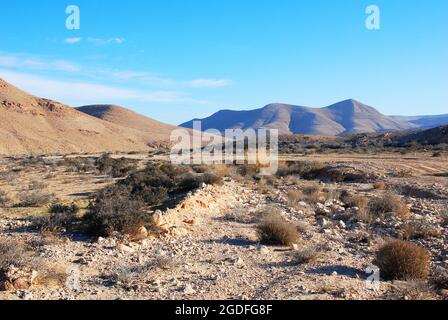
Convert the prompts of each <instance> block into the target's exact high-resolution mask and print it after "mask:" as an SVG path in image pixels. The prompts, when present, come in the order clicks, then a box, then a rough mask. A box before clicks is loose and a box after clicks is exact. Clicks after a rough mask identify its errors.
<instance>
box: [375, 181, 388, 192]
mask: <svg viewBox="0 0 448 320" xmlns="http://www.w3.org/2000/svg"><path fill="white" fill-rule="evenodd" d="M373 188H374V189H375V190H385V189H386V184H385V183H384V182H381V181H379V182H375V183H374V184H373Z"/></svg>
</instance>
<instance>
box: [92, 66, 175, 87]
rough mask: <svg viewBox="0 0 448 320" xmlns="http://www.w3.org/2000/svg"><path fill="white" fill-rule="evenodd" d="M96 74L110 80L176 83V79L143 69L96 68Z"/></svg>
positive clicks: (157, 84)
mask: <svg viewBox="0 0 448 320" xmlns="http://www.w3.org/2000/svg"><path fill="white" fill-rule="evenodd" d="M94 75H95V76H96V77H105V78H106V79H109V80H111V79H112V80H118V81H138V82H139V83H144V84H149V85H156V86H172V85H174V84H176V81H175V80H174V79H170V78H165V77H162V76H159V75H157V74H152V73H149V72H143V71H131V70H110V69H99V70H95V72H94Z"/></svg>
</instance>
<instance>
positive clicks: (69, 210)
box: [48, 203, 79, 215]
mask: <svg viewBox="0 0 448 320" xmlns="http://www.w3.org/2000/svg"><path fill="white" fill-rule="evenodd" d="M48 211H49V212H50V213H53V214H71V215H76V214H77V213H78V212H79V207H78V206H77V205H76V204H74V203H72V204H71V205H65V204H61V203H53V204H52V205H51V206H50V208H49V209H48Z"/></svg>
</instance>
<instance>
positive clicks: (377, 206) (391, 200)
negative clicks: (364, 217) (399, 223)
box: [369, 192, 410, 218]
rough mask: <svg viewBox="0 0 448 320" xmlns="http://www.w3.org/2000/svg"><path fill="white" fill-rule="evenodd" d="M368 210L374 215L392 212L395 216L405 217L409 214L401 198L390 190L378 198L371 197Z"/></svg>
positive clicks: (378, 215) (380, 215)
mask: <svg viewBox="0 0 448 320" xmlns="http://www.w3.org/2000/svg"><path fill="white" fill-rule="evenodd" d="M369 212H370V214H372V215H373V216H375V217H382V216H384V215H385V214H387V213H393V214H394V215H396V216H397V217H400V218H405V217H407V216H408V215H409V214H410V212H409V209H408V207H407V206H406V204H405V203H404V201H403V199H402V198H401V197H399V196H398V195H396V194H394V193H392V192H386V193H384V194H383V195H382V196H381V197H379V198H372V199H371V200H370V201H369Z"/></svg>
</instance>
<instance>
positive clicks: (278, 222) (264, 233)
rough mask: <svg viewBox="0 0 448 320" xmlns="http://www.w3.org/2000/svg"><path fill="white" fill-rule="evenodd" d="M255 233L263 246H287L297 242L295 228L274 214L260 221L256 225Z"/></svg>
mask: <svg viewBox="0 0 448 320" xmlns="http://www.w3.org/2000/svg"><path fill="white" fill-rule="evenodd" d="M257 233H258V236H259V239H260V242H262V243H265V244H271V245H285V246H289V245H292V244H294V243H297V241H298V232H297V228H296V226H295V225H294V224H292V223H290V222H288V221H286V220H285V219H284V218H283V217H282V216H281V215H280V214H278V213H275V212H274V213H270V214H268V215H267V216H265V217H264V218H263V219H262V221H261V222H260V223H259V224H258V225H257Z"/></svg>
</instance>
